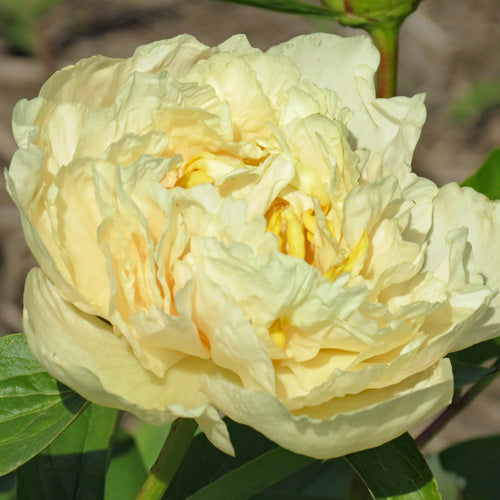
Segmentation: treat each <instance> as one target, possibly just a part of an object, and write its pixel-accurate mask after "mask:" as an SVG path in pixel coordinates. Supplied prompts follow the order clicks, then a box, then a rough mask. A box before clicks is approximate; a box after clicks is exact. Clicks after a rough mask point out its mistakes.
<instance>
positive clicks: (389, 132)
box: [268, 33, 426, 178]
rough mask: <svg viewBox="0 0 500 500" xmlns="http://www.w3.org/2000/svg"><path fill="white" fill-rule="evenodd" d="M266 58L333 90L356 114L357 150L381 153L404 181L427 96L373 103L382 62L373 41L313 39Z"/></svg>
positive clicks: (353, 129)
mask: <svg viewBox="0 0 500 500" xmlns="http://www.w3.org/2000/svg"><path fill="white" fill-rule="evenodd" d="M268 53H269V54H273V55H274V54H284V55H286V56H288V57H289V58H290V59H291V60H292V62H293V63H295V64H296V65H297V67H298V68H299V69H300V71H301V73H302V75H303V76H304V77H306V78H308V79H309V80H311V81H313V82H314V83H315V84H316V85H317V86H318V87H324V88H328V89H331V90H333V91H334V92H335V93H336V94H337V95H338V97H339V101H340V102H341V103H342V105H344V106H347V107H348V108H349V109H350V110H351V111H352V115H351V118H350V120H349V121H348V128H349V130H350V131H351V132H352V137H353V138H354V140H355V144H354V147H356V148H365V149H368V150H369V151H370V152H371V153H372V154H373V153H374V152H379V153H381V154H382V156H383V159H384V164H385V165H386V167H387V168H389V169H390V170H391V171H392V172H394V173H396V174H399V175H401V177H402V178H404V176H405V175H406V173H407V172H409V170H410V163H411V158H412V156H413V151H414V149H415V146H416V144H417V141H418V138H419V137H420V130H421V128H422V125H423V124H424V121H425V117H426V111H425V106H424V104H423V99H424V96H423V95H416V96H414V97H412V98H407V97H393V98H391V99H376V98H375V85H374V76H375V72H376V70H377V67H378V64H379V60H380V56H379V53H378V51H377V49H376V48H375V46H374V45H373V43H372V42H371V39H370V38H368V37H364V36H355V37H350V38H342V37H339V36H335V35H330V34H326V33H314V34H311V35H303V36H298V37H295V38H293V39H292V40H290V41H288V42H285V43H282V44H280V45H276V46H275V47H271V48H270V49H269V51H268ZM325 61H328V63H327V64H325Z"/></svg>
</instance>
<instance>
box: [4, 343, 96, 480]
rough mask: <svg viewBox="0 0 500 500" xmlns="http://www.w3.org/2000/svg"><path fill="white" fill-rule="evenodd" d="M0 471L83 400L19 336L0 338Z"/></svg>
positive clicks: (46, 440) (31, 450) (53, 431)
mask: <svg viewBox="0 0 500 500" xmlns="http://www.w3.org/2000/svg"><path fill="white" fill-rule="evenodd" d="M0 359H1V360H2V362H1V364H0V401H1V404H0V475H3V474H6V473H7V472H10V471H12V470H14V469H16V468H17V467H19V465H21V464H23V463H24V462H26V461H28V460H29V459H30V458H32V457H33V456H35V455H36V454H37V453H39V452H40V451H41V450H43V448H45V447H46V446H47V445H48V444H50V443H51V442H52V441H53V440H54V439H55V438H56V437H57V435H58V434H60V433H61V432H62V431H63V430H64V429H65V428H66V427H67V426H68V425H69V424H70V423H71V422H72V421H73V420H74V419H75V418H76V417H77V416H78V414H79V412H81V411H82V409H83V408H84V406H85V404H86V401H85V399H83V398H82V397H81V396H79V395H78V394H77V393H76V392H74V391H72V390H71V389H69V388H68V387H66V386H64V385H62V384H60V383H59V382H58V381H57V380H56V379H55V378H54V377H52V376H51V375H49V374H48V373H47V372H46V371H45V370H44V369H43V368H42V366H41V365H40V363H39V362H38V361H37V360H36V359H35V358H34V357H33V355H32V354H31V351H30V350H29V348H28V345H27V343H26V338H25V336H24V334H22V333H19V334H16V335H7V336H6V337H2V338H0Z"/></svg>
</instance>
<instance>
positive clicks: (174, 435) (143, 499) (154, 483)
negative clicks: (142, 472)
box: [136, 418, 197, 500]
mask: <svg viewBox="0 0 500 500" xmlns="http://www.w3.org/2000/svg"><path fill="white" fill-rule="evenodd" d="M196 427H197V425H196V422H195V421H194V420H193V419H190V418H178V419H177V420H176V421H175V422H174V423H173V424H172V427H171V429H170V432H169V433H168V436H167V439H166V441H165V444H164V445H163V448H162V449H161V451H160V454H159V455H158V458H157V459H156V462H155V463H154V465H153V467H151V471H150V472H149V474H148V477H147V478H146V481H145V483H144V485H143V487H142V489H141V491H140V492H139V495H138V496H137V498H136V500H161V498H163V495H164V493H165V491H167V488H168V487H169V485H170V483H171V481H172V479H173V478H174V475H175V473H176V472H177V469H178V468H179V465H180V464H181V462H182V459H183V458H184V455H185V454H186V451H187V449H188V447H189V444H190V443H191V440H192V439H193V436H194V433H195V431H196Z"/></svg>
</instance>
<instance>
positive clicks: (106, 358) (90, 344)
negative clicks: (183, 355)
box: [24, 268, 215, 424]
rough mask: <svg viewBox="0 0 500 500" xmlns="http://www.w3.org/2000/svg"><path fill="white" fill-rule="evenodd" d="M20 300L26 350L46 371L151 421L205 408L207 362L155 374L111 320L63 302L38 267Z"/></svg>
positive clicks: (86, 394) (94, 397) (100, 401)
mask: <svg viewBox="0 0 500 500" xmlns="http://www.w3.org/2000/svg"><path fill="white" fill-rule="evenodd" d="M24 303H25V319H24V325H25V329H26V337H27V339H28V343H29V346H30V349H31V350H32V351H33V353H34V354H35V356H36V357H37V358H38V360H39V361H40V363H41V364H42V365H43V366H44V368H45V369H46V370H47V371H48V372H49V373H51V374H52V375H53V376H54V377H56V378H57V379H58V380H60V381H61V382H63V383H64V384H66V385H68V386H69V387H71V388H73V389H74V390H76V391H77V392H79V393H80V394H81V395H82V396H84V397H86V398H88V399H90V400H91V401H94V402H96V403H98V404H101V405H104V406H111V407H114V408H121V409H123V410H127V411H129V412H131V413H133V414H135V415H137V416H139V417H140V418H141V419H143V420H145V421H148V422H151V423H155V424H160V423H164V422H169V421H171V420H173V419H174V418H176V417H177V416H184V417H193V418H194V417H199V416H200V415H202V414H203V413H204V412H205V410H206V407H207V404H208V399H207V397H206V396H204V395H203V394H202V393H201V392H200V391H199V389H198V384H199V376H200V374H201V373H207V372H209V373H210V372H214V370H215V367H214V366H213V364H212V363H211V362H210V361H206V360H197V359H196V358H190V359H185V360H183V361H181V362H179V363H178V364H177V365H175V366H174V367H172V368H171V369H170V370H169V371H168V372H167V373H166V375H165V376H164V377H156V376H155V375H153V374H152V373H151V372H149V371H147V370H145V369H144V368H143V366H142V365H141V363H140V362H139V361H138V360H137V358H136V357H135V356H134V355H133V354H132V352H131V350H130V348H129V347H128V345H127V343H126V342H124V341H123V339H119V338H117V337H116V336H115V335H114V334H113V329H112V327H111V326H110V325H108V324H107V323H105V322H104V321H102V320H100V319H99V318H97V317H96V316H90V315H88V314H85V313H83V312H82V311H80V310H79V309H77V308H75V307H74V306H72V305H71V304H69V303H68V302H65V301H64V300H63V299H62V298H61V296H60V295H59V292H58V290H57V288H56V287H55V286H54V285H53V284H52V283H51V281H50V280H49V279H48V278H47V277H46V276H45V275H44V274H43V272H42V271H41V270H40V269H38V268H35V269H33V270H32V271H31V272H30V274H29V275H28V279H27V282H26V289H25V296H24ZM117 374H120V375H119V376H117Z"/></svg>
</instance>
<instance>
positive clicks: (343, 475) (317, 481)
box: [252, 458, 352, 500]
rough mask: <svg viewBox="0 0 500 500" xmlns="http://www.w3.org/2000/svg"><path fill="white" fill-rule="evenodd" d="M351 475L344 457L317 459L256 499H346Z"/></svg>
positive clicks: (254, 499)
mask: <svg viewBox="0 0 500 500" xmlns="http://www.w3.org/2000/svg"><path fill="white" fill-rule="evenodd" d="M351 474H352V473H351V469H350V467H349V465H348V464H347V462H346V461H345V460H343V459H342V458H335V459H332V460H326V461H322V460H317V461H315V462H313V463H311V464H310V465H307V466H306V467H304V468H303V469H300V470H299V471H298V472H296V473H295V474H292V475H290V476H288V477H286V478H285V479H283V480H281V481H279V482H278V483H276V484H274V485H273V486H270V487H269V488H266V489H265V490H264V491H262V492H261V493H259V494H257V495H255V496H253V497H252V500H344V499H345V498H347V494H348V491H349V483H350V479H351Z"/></svg>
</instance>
